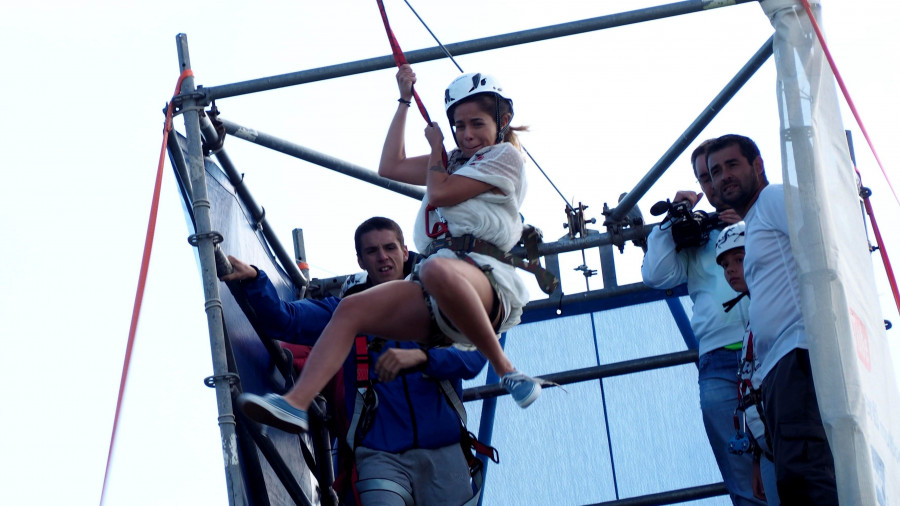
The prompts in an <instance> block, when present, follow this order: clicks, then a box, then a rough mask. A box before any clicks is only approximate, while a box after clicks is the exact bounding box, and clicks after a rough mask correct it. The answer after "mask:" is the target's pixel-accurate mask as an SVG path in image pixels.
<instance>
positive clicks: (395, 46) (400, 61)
mask: <svg viewBox="0 0 900 506" xmlns="http://www.w3.org/2000/svg"><path fill="white" fill-rule="evenodd" d="M375 1H376V2H378V10H379V11H381V20H382V21H383V22H384V31H385V32H387V38H388V42H389V43H390V45H391V53H393V54H394V62H395V63H396V64H397V66H398V67H399V66H401V65H408V64H409V62H407V61H406V55H404V54H403V50H402V49H400V43H398V42H397V37H395V36H394V31H393V30H391V23H390V22H389V21H388V18H387V12H386V11H385V10H384V2H383V1H382V0H375ZM412 92H413V98H415V99H416V107H418V108H419V112H420V113H421V114H422V117H423V118H425V121H426V122H428V124H429V125H430V124H432V123H434V122H433V121H431V117H430V116H428V111H426V110H425V104H423V103H422V99H421V98H419V94H418V93H416V89H415V88H413V90H412ZM441 160H442V161H443V162H444V167H446V166H447V150H445V149H444V148H443V147H442V148H441Z"/></svg>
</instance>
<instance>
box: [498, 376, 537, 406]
mask: <svg viewBox="0 0 900 506" xmlns="http://www.w3.org/2000/svg"><path fill="white" fill-rule="evenodd" d="M500 384H501V385H503V388H505V389H506V391H507V392H509V395H510V396H512V398H513V400H515V401H516V403H517V404H518V405H519V407H521V408H527V407H528V406H529V405H531V403H532V402H534V401H535V399H537V398H538V396H539V395H541V382H540V381H539V380H536V379H534V378H532V377H530V376H526V375H524V374H522V373H520V372H519V371H513V372H510V373H506V374H504V375H503V378H502V379H501V380H500Z"/></svg>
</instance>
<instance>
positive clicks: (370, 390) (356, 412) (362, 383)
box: [347, 335, 383, 450]
mask: <svg viewBox="0 0 900 506" xmlns="http://www.w3.org/2000/svg"><path fill="white" fill-rule="evenodd" d="M382 343H383V340H381V339H375V340H373V341H372V345H373V346H380V345H381V344H382ZM369 346H370V345H369V338H368V337H366V336H364V335H359V336H356V341H355V343H354V350H355V352H356V396H355V397H356V398H355V400H354V402H353V417H352V418H351V419H350V427H349V428H348V429H347V444H348V445H349V446H350V449H351V450H356V445H357V444H359V442H360V441H362V439H363V438H364V437H365V435H366V433H368V432H369V429H371V428H372V423H373V422H374V421H375V412H376V411H377V410H378V395H377V394H376V392H375V388H374V386H375V384H374V381H373V380H371V379H369V366H370V365H371V359H370V357H369Z"/></svg>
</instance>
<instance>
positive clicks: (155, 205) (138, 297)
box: [100, 69, 194, 504]
mask: <svg viewBox="0 0 900 506" xmlns="http://www.w3.org/2000/svg"><path fill="white" fill-rule="evenodd" d="M193 75H194V73H193V72H191V70H190V69H187V70H185V71H184V72H182V73H181V75H180V76H178V83H177V84H176V85H175V95H178V93H180V92H181V82H182V81H184V79H185V78H186V77H188V76H193ZM172 115H173V105H172V102H171V101H170V102H169V105H168V107H167V108H166V121H165V124H164V126H163V140H162V149H160V151H159V165H158V166H157V168H156V183H155V184H154V187H153V199H152V203H151V204H150V220H149V223H147V237H146V238H145V239H144V257H143V259H142V260H141V271H140V274H139V275H138V286H137V293H136V294H135V296H134V307H133V308H132V310H131V327H130V328H129V329H128V344H126V345H125V361H124V364H122V378H121V379H120V380H119V398H118V400H117V401H116V415H115V418H114V419H113V429H112V435H111V436H110V438H109V453H108V454H107V455H106V471H105V473H104V474H103V490H102V491H101V492H100V504H103V498H104V496H105V495H106V480H107V479H108V478H109V465H110V463H111V462H112V453H113V446H114V445H115V442H116V430H117V429H118V427H119V414H120V413H121V411H122V398H123V396H124V395H125V383H126V382H127V380H128V368H129V366H130V365H131V352H132V350H133V349H134V336H135V334H136V333H137V324H138V319H139V318H140V315H141V303H142V302H143V300H144V286H145V285H146V284H147V271H148V269H149V267H150V253H151V251H152V250H153V235H154V233H155V232H156V215H157V211H158V210H159V194H160V189H161V188H162V175H163V167H164V166H165V159H166V146H167V145H168V141H169V135H168V134H169V131H170V130H172Z"/></svg>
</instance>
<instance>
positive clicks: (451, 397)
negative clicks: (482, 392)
mask: <svg viewBox="0 0 900 506" xmlns="http://www.w3.org/2000/svg"><path fill="white" fill-rule="evenodd" d="M439 384H440V386H441V390H443V391H444V396H445V397H446V398H447V402H449V403H450V405H451V406H453V409H455V410H456V415H457V416H458V417H459V422H460V440H459V444H460V446H461V447H462V452H463V455H464V456H465V457H466V462H467V463H468V465H469V475H470V476H471V477H472V485H473V488H474V489H475V494H474V495H473V496H472V498H471V499H469V500H468V501H466V502H465V503H464V504H463V506H476V505H477V504H478V501H479V500H480V499H481V492H482V490H483V489H484V463H483V462H482V461H481V460H480V459H479V458H478V457H477V456H476V454H477V455H484V456H485V457H487V458H489V459H491V460H493V461H494V462H495V463H497V464H499V463H500V453H499V452H497V449H496V448H494V447H493V446H490V445H486V444H484V443H482V442H481V441H479V440H478V439H477V438H475V435H474V434H472V433H471V432H469V429H467V428H466V408H465V407H463V404H462V401H461V400H460V398H459V395H457V394H456V390H454V389H453V385H451V384H450V381H448V380H443V381H441V382H440V383H439Z"/></svg>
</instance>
